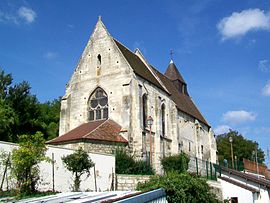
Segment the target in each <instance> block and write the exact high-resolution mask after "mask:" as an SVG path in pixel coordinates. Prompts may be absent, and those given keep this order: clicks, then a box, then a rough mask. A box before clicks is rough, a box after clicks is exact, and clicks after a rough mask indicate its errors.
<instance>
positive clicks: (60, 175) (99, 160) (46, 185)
mask: <svg viewBox="0 0 270 203" xmlns="http://www.w3.org/2000/svg"><path fill="white" fill-rule="evenodd" d="M17 146H18V145H16V144H13V143H8V142H0V153H2V152H3V151H5V152H7V153H9V152H11V151H12V149H14V148H15V147H17ZM47 148H48V150H47V152H46V156H48V157H50V158H52V154H54V160H55V164H54V188H55V191H59V192H68V191H72V185H73V176H72V173H71V172H69V171H68V170H67V169H66V168H65V167H64V165H63V162H62V159H61V158H62V157H63V156H66V155H68V154H72V153H73V152H74V151H75V150H72V149H67V148H61V147H56V146H50V145H47ZM88 154H89V156H90V158H91V159H92V161H93V162H94V163H95V171H96V182H97V190H98V191H107V190H110V188H111V184H112V177H113V175H112V174H115V157H114V156H113V155H107V154H96V153H88ZM52 171H53V166H52V163H48V162H42V163H41V164H40V176H41V181H40V184H39V185H38V189H39V190H52V189H53V175H52V174H53V172H52ZM90 171H91V174H90V176H89V177H88V178H87V177H86V176H83V177H82V182H81V187H80V189H81V190H82V191H86V190H87V191H95V178H94V167H93V168H91V169H90ZM3 172H4V167H3V166H2V165H1V166H0V183H1V181H2V176H3ZM8 176H9V177H10V171H8ZM114 183H115V181H114ZM8 185H9V187H14V186H15V181H14V180H9V183H8ZM6 188H7V182H6V180H5V182H4V187H3V189H4V190H5V189H6Z"/></svg>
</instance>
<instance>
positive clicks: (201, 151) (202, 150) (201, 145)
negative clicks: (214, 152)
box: [201, 145, 203, 154]
mask: <svg viewBox="0 0 270 203" xmlns="http://www.w3.org/2000/svg"><path fill="white" fill-rule="evenodd" d="M201 153H202V154H203V145H201Z"/></svg>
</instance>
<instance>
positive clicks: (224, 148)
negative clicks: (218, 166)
mask: <svg viewBox="0 0 270 203" xmlns="http://www.w3.org/2000/svg"><path fill="white" fill-rule="evenodd" d="M230 136H231V137H232V138H233V142H232V146H233V154H234V156H237V159H238V160H241V161H242V160H243V158H245V159H249V160H255V156H254V152H255V150H257V157H258V162H259V163H263V162H264V156H265V155H264V152H263V150H262V149H261V148H259V145H258V143H257V142H255V141H252V140H248V139H246V138H244V137H243V136H242V135H241V134H239V133H238V132H237V131H232V130H230V132H228V133H225V134H222V135H218V136H217V138H216V140H217V150H218V157H219V160H220V161H222V160H224V159H227V160H231V143H230V142H229V137H230Z"/></svg>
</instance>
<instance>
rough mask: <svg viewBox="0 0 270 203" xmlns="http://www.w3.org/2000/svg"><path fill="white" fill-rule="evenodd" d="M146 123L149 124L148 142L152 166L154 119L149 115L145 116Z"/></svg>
mask: <svg viewBox="0 0 270 203" xmlns="http://www.w3.org/2000/svg"><path fill="white" fill-rule="evenodd" d="M146 121H147V125H148V126H149V129H150V137H149V142H150V166H152V125H153V121H154V119H153V118H152V117H151V116H148V117H147V120H146Z"/></svg>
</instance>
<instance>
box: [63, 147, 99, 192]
mask: <svg viewBox="0 0 270 203" xmlns="http://www.w3.org/2000/svg"><path fill="white" fill-rule="evenodd" d="M62 161H63V162H64V164H65V167H66V168H67V169H68V170H69V171H71V172H72V173H73V175H75V178H74V191H75V192H77V191H79V190H80V184H81V176H82V175H83V174H84V173H86V174H87V175H88V176H89V175H90V169H91V168H92V167H93V166H94V163H93V161H92V160H91V158H90V157H89V156H88V154H87V153H86V152H85V151H84V150H83V149H82V148H79V149H78V150H76V151H75V152H74V153H73V154H70V155H67V156H64V157H62Z"/></svg>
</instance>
